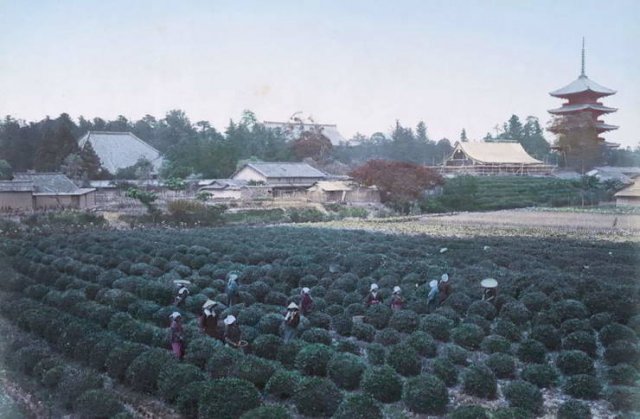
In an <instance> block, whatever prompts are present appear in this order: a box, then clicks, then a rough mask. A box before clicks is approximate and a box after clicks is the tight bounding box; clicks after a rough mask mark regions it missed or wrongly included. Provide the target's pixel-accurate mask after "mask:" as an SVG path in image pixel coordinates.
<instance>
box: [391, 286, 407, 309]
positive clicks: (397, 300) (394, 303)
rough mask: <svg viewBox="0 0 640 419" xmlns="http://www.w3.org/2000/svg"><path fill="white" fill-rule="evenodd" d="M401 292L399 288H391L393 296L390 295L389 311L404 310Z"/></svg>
mask: <svg viewBox="0 0 640 419" xmlns="http://www.w3.org/2000/svg"><path fill="white" fill-rule="evenodd" d="M401 292H402V290H401V289H400V287H399V286H397V285H396V286H395V287H393V294H392V295H391V309H392V310H402V309H403V308H404V298H402V295H401Z"/></svg>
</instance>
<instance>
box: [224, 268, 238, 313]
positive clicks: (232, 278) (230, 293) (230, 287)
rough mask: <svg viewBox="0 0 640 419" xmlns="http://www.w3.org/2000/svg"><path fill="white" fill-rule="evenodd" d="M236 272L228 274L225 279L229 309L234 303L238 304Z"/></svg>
mask: <svg viewBox="0 0 640 419" xmlns="http://www.w3.org/2000/svg"><path fill="white" fill-rule="evenodd" d="M239 276H240V275H239V273H238V272H235V271H234V272H229V275H228V278H227V288H226V290H225V292H226V293H227V298H228V301H227V302H228V304H227V305H228V306H229V307H231V306H232V305H233V304H234V303H237V302H238V277H239Z"/></svg>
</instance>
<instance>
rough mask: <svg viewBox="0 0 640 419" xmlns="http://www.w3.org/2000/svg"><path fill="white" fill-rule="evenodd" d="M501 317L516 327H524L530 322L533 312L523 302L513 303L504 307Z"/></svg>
mask: <svg viewBox="0 0 640 419" xmlns="http://www.w3.org/2000/svg"><path fill="white" fill-rule="evenodd" d="M500 317H501V318H503V319H506V320H509V321H511V322H513V323H514V324H516V325H522V324H525V323H526V322H527V321H529V319H530V318H531V312H530V311H529V310H528V309H527V307H526V306H525V305H524V304H522V303H521V302H518V301H512V302H509V303H506V304H505V305H503V306H502V309H501V310H500Z"/></svg>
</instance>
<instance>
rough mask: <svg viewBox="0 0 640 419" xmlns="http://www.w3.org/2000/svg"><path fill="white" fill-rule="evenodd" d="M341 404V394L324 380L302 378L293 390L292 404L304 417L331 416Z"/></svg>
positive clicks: (331, 383) (329, 381)
mask: <svg viewBox="0 0 640 419" xmlns="http://www.w3.org/2000/svg"><path fill="white" fill-rule="evenodd" d="M341 402H342V393H340V390H339V389H338V387H336V385H335V384H333V382H332V381H331V380H327V379H326V378H318V377H309V378H303V379H302V381H301V382H300V383H299V384H298V386H297V387H296V389H295V394H294V395H293V403H294V404H295V406H296V408H297V409H298V412H299V413H301V414H302V415H305V416H311V417H318V416H325V417H326V416H331V415H333V413H334V412H335V411H336V410H337V409H338V406H339V405H340V403H341Z"/></svg>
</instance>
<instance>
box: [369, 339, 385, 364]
mask: <svg viewBox="0 0 640 419" xmlns="http://www.w3.org/2000/svg"><path fill="white" fill-rule="evenodd" d="M366 353H367V359H368V360H369V363H370V364H371V365H382V364H384V360H385V359H386V358H387V350H386V349H385V347H384V346H382V345H381V344H379V343H371V344H369V345H368V346H367V350H366Z"/></svg>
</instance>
